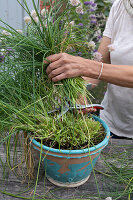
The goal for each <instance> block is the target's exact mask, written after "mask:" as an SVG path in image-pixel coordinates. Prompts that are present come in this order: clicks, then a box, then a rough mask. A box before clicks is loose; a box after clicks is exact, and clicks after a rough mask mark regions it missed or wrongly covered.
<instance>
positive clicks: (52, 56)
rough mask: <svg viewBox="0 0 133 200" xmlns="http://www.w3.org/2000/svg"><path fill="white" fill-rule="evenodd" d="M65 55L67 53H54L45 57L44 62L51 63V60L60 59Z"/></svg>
mask: <svg viewBox="0 0 133 200" xmlns="http://www.w3.org/2000/svg"><path fill="white" fill-rule="evenodd" d="M63 55H65V53H59V54H53V55H51V56H48V57H47V58H45V60H44V61H43V62H44V64H49V63H51V62H55V61H57V60H59V59H60V58H61V57H62V56H63Z"/></svg>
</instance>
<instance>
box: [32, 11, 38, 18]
mask: <svg viewBox="0 0 133 200" xmlns="http://www.w3.org/2000/svg"><path fill="white" fill-rule="evenodd" d="M31 17H32V18H33V19H34V18H36V17H37V14H36V11H35V10H32V11H31Z"/></svg>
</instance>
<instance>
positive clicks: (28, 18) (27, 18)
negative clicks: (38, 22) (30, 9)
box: [24, 16, 31, 24]
mask: <svg viewBox="0 0 133 200" xmlns="http://www.w3.org/2000/svg"><path fill="white" fill-rule="evenodd" d="M24 21H25V23H26V24H28V23H30V22H31V18H30V17H28V16H25V17H24Z"/></svg>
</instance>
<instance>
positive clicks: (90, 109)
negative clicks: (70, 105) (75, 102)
mask: <svg viewBox="0 0 133 200" xmlns="http://www.w3.org/2000/svg"><path fill="white" fill-rule="evenodd" d="M96 111H97V109H95V108H85V109H81V110H80V111H79V113H83V114H87V113H91V112H96Z"/></svg>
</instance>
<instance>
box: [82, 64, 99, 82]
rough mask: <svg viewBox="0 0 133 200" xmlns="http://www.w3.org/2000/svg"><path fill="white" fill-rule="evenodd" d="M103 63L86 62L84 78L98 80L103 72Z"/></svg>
mask: <svg viewBox="0 0 133 200" xmlns="http://www.w3.org/2000/svg"><path fill="white" fill-rule="evenodd" d="M101 66H102V63H101V62H98V61H94V60H88V62H86V68H85V70H84V76H87V77H89V78H93V79H98V77H99V74H100V72H101Z"/></svg>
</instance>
